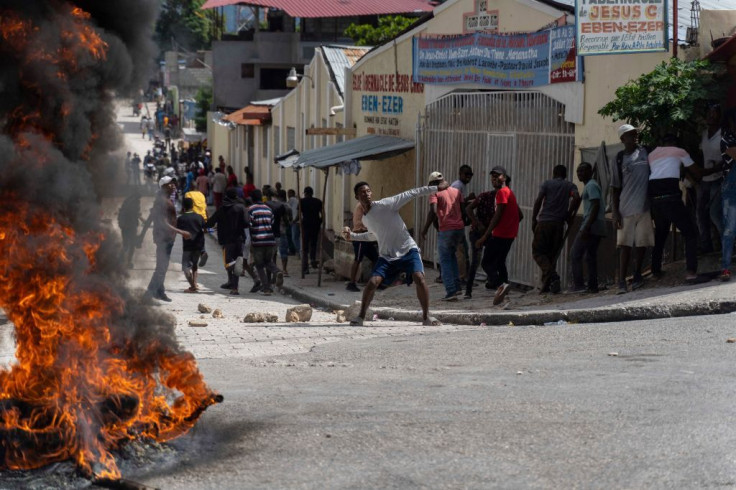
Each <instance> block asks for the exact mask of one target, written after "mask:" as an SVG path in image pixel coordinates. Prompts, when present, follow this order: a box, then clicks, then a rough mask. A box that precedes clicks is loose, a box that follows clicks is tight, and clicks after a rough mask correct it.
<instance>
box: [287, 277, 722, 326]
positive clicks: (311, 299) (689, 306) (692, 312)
mask: <svg viewBox="0 0 736 490" xmlns="http://www.w3.org/2000/svg"><path fill="white" fill-rule="evenodd" d="M283 289H284V292H286V293H287V294H289V295H291V296H292V297H293V298H295V299H297V300H299V301H302V302H304V303H309V304H311V305H315V306H318V307H321V308H328V309H331V310H344V309H346V308H347V307H348V306H350V305H342V304H339V303H337V302H332V301H329V300H326V299H324V298H321V297H319V296H315V295H312V294H309V293H307V292H305V291H303V290H302V289H300V288H294V287H290V286H287V285H284V286H283ZM371 310H373V312H374V313H375V314H377V315H378V318H380V319H382V320H388V319H389V318H392V319H394V320H399V321H409V322H420V321H421V320H422V315H421V313H420V312H419V311H410V310H400V309H396V308H381V307H375V308H374V307H371ZM735 311H736V301H725V300H724V301H708V302H705V303H680V304H676V305H661V304H659V305H648V306H618V307H615V308H614V307H601V308H592V309H588V310H537V311H518V312H506V311H503V312H501V311H499V312H498V313H463V312H437V313H434V312H432V313H431V314H432V316H434V317H435V318H437V319H438V320H440V321H441V322H443V323H452V324H455V325H481V324H486V325H544V324H545V323H556V322H559V321H563V322H566V323H610V322H626V321H633V320H653V319H657V318H676V317H687V316H697V315H720V314H725V313H732V312H735Z"/></svg>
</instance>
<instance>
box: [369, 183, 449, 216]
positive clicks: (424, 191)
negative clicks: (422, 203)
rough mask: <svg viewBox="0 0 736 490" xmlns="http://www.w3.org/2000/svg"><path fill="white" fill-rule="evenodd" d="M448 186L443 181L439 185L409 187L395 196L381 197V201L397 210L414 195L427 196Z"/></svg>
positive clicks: (414, 196)
mask: <svg viewBox="0 0 736 490" xmlns="http://www.w3.org/2000/svg"><path fill="white" fill-rule="evenodd" d="M448 187H450V184H448V183H447V182H446V181H445V182H441V183H440V184H439V185H428V186H425V187H417V188H415V189H409V190H408V191H404V192H402V193H400V194H396V195H395V196H391V197H387V198H385V199H381V201H382V202H383V203H385V204H387V205H388V206H389V207H390V208H391V209H393V210H396V211H398V210H399V209H401V208H402V207H403V206H404V205H405V204H406V203H408V202H409V201H411V200H412V199H414V198H416V197H419V196H427V195H429V194H434V193H435V192H439V191H444V190H445V189H447V188H448Z"/></svg>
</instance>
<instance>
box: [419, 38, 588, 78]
mask: <svg viewBox="0 0 736 490" xmlns="http://www.w3.org/2000/svg"><path fill="white" fill-rule="evenodd" d="M413 72H414V73H413V78H414V82H417V83H425V84H437V85H446V84H460V83H475V84H481V85H489V86H491V87H499V88H509V89H517V88H531V87H539V86H542V85H549V84H552V83H562V82H574V81H579V80H580V73H579V70H578V60H577V54H576V50H575V26H562V27H556V28H552V29H548V30H544V31H539V32H532V33H526V34H514V35H502V34H487V33H474V34H463V35H458V36H452V37H441V38H428V37H415V38H414V39H413Z"/></svg>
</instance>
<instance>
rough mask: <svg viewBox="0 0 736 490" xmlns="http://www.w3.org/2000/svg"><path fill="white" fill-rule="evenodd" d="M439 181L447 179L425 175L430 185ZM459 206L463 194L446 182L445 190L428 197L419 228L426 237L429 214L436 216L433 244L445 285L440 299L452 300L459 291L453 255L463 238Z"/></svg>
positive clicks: (431, 218) (455, 261)
mask: <svg viewBox="0 0 736 490" xmlns="http://www.w3.org/2000/svg"><path fill="white" fill-rule="evenodd" d="M442 182H445V183H446V182H447V181H446V180H445V178H444V176H443V175H442V174H441V173H440V172H432V173H431V174H430V175H429V185H430V186H437V185H439V184H440V183H442ZM462 205H463V195H462V194H461V193H460V191H459V190H458V189H456V188H454V187H452V186H449V184H448V187H447V188H446V189H444V190H442V191H439V192H437V193H436V194H432V195H431V196H430V197H429V214H428V216H427V220H426V223H425V224H424V228H423V229H422V238H424V239H426V235H427V230H428V229H429V226H430V224H431V223H432V221H433V217H434V216H436V217H437V225H438V227H439V232H438V233H437V245H438V248H439V254H440V266H441V267H442V283H443V284H444V286H445V297H444V298H443V299H444V300H445V301H456V300H457V296H458V294H459V293H460V292H461V291H462V283H461V282H460V270H459V268H458V265H457V256H456V253H457V250H458V248H459V247H461V246H462V242H463V240H465V224H464V223H463V213H462V209H461V206H462Z"/></svg>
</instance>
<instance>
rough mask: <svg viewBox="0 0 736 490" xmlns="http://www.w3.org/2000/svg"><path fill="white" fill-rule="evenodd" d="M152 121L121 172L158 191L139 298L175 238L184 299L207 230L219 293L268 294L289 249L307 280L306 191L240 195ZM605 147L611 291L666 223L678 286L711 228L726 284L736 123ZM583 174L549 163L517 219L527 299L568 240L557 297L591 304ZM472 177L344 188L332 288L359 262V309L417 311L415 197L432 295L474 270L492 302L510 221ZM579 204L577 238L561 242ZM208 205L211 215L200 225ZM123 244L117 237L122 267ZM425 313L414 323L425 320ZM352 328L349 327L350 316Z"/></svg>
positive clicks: (314, 213) (496, 180) (314, 229)
mask: <svg viewBox="0 0 736 490" xmlns="http://www.w3.org/2000/svg"><path fill="white" fill-rule="evenodd" d="M163 123H164V126H163V130H164V132H161V131H154V133H153V135H152V136H151V141H152V143H153V148H152V149H151V150H149V151H148V152H147V154H146V155H145V156H144V157H143V159H141V158H140V157H139V156H138V155H135V154H134V155H130V154H129V155H128V161H127V165H126V168H127V169H128V182H129V183H131V184H141V185H143V184H144V183H145V184H146V185H149V186H153V185H155V186H156V187H158V189H159V191H158V193H157V198H156V204H155V206H154V211H153V213H152V215H151V216H152V218H151V220H152V222H153V230H154V231H153V234H154V240H155V242H156V245H157V267H156V272H155V273H154V276H153V278H152V279H151V284H150V285H149V288H148V292H149V295H150V296H152V297H154V298H158V299H164V300H166V299H168V297H167V296H166V294H165V290H164V287H163V278H164V276H165V272H166V268H167V267H168V260H169V257H170V253H171V248H172V246H173V243H174V238H175V236H176V234H181V235H182V236H183V237H184V251H185V252H186V253H185V256H184V263H183V264H182V265H183V269H184V272H185V275H186V277H187V279H188V280H189V283H190V288H189V291H190V292H192V293H195V292H197V290H198V286H197V282H196V273H197V268H198V265H199V264H203V263H204V262H205V261H206V257H207V253H206V251H205V247H204V234H206V233H211V232H212V231H213V229H214V230H216V232H217V240H218V243H219V245H220V246H221V247H222V250H223V257H224V262H223V264H224V267H225V270H226V272H227V277H228V280H227V282H226V283H224V284H223V285H222V288H223V289H226V290H228V291H229V293H230V294H233V295H237V294H239V278H240V277H241V276H242V275H245V274H246V273H247V274H248V275H250V277H251V278H252V279H253V286H252V287H251V289H250V291H251V292H254V293H255V292H259V291H260V292H261V293H262V294H271V293H272V292H273V286H274V285H276V286H277V287H278V286H280V285H281V283H282V282H283V277H284V276H285V275H288V271H287V264H288V260H289V257H290V256H294V255H296V254H298V253H299V254H301V256H302V261H301V263H302V270H303V272H304V273H309V268H310V266H311V267H312V268H317V267H319V266H320V264H319V260H318V257H317V244H318V238H319V235H320V232H321V224H322V220H323V216H322V201H321V200H319V199H317V198H316V197H314V192H313V190H312V188H310V187H306V188H305V189H304V195H303V197H302V198H301V199H299V198H297V195H296V192H295V191H294V190H293V189H290V190H288V191H287V190H285V189H283V188H282V186H281V184H280V183H279V182H276V183H274V185H273V186H271V185H268V184H267V185H263V186H261V188H257V187H256V185H255V184H254V181H253V176H252V175H250V174H246V175H245V183H243V184H242V185H241V183H239V182H238V178H237V176H236V175H235V172H234V170H233V168H232V166H230V165H227V163H226V162H225V160H224V158H223V157H222V156H219V157H218V159H217V161H213V160H212V155H211V152H210V150H209V149H207V148H206V145H205V144H190V145H185V144H183V143H182V142H181V141H179V142H178V143H177V144H176V145H174V144H172V143H171V141H170V139H169V138H167V137H166V134H165V129H166V124H167V123H169V124H170V122H168V121H166V120H165V119H164V120H163ZM157 133H161V134H162V135H163V136H164V138H163V139H162V138H161V137H159V135H158V134H157ZM145 136H146V135H145V134H144V137H145ZM618 137H619V139H620V140H621V142H622V143H623V146H624V149H623V150H622V151H621V152H619V153H618V154H617V155H616V158H615V159H614V161H612V162H611V169H610V175H611V187H612V190H613V192H612V200H611V204H610V211H611V214H612V221H613V224H614V227H615V229H616V243H617V246H618V248H619V250H620V255H619V271H618V278H619V279H618V280H619V282H618V292H619V293H626V292H627V291H628V290H629V289H637V288H639V287H641V286H642V285H643V284H644V279H643V275H642V264H643V263H644V258H645V255H646V251H647V249H648V248H651V272H652V274H653V275H655V276H658V275H660V274H661V273H662V259H663V250H664V244H665V241H666V239H667V237H668V234H669V232H670V228H671V227H672V225H674V226H675V227H676V228H677V229H678V230H679V231H680V233H681V235H682V237H683V239H684V248H685V262H686V273H685V277H684V279H685V281H686V282H687V283H697V282H701V281H703V280H708V279H709V278H707V277H703V276H699V275H698V271H697V266H698V253H708V252H711V251H713V249H714V240H713V233H714V232H715V233H717V236H718V240H717V241H715V243H716V244H718V245H720V248H721V252H722V271H721V273H720V278H721V279H722V280H724V281H725V280H729V279H730V275H731V272H730V263H731V257H732V252H733V246H734V243H733V242H734V236H735V234H736V173H733V172H730V170H731V168H732V165H733V161H734V158H736V113H734V111H729V112H727V113H726V114H725V115H724V117H722V114H721V112H720V107H719V106H717V105H713V106H710V107H709V108H708V114H707V117H706V127H705V128H704V129H703V133H702V142H701V146H700V148H701V152H700V153H699V154H698V155H695V158H693V157H691V155H689V154H688V153H687V152H686V151H685V150H684V149H682V148H681V147H680V146H679V143H678V139H677V136H676V135H672V134H668V135H664V136H663V137H662V138H661V141H660V144H659V145H658V146H656V147H655V148H651V149H649V150H648V149H646V148H644V147H643V146H641V145H640V144H639V143H638V130H637V128H635V127H633V126H631V125H628V124H624V125H622V126H621V127H620V128H619V129H618ZM696 160H697V163H696ZM595 172H596V169H595V168H594V167H593V166H592V165H591V164H590V163H588V162H583V163H581V164H580V165H578V167H577V169H576V173H577V177H578V180H579V181H580V183H581V184H582V192H580V190H579V189H578V187H577V186H576V185H575V184H574V183H573V182H571V181H570V180H568V175H567V167H566V166H564V165H558V166H556V167H554V169H553V172H552V175H551V178H550V179H549V180H546V181H545V182H542V183H541V184H540V188H539V192H538V195H537V198H536V200H535V202H534V205H533V209H532V212H531V216H528V217H527V219H528V221H529V224H530V226H531V227H532V230H533V234H534V238H533V242H532V245H531V251H530V252H531V255H532V257H533V259H534V261H535V262H536V263H537V265H538V266H539V268H540V271H541V281H540V284H539V290H540V292H541V293H552V294H556V293H560V292H561V291H562V290H563V285H562V284H561V280H560V275H559V273H558V271H557V263H558V260H559V257H560V255H561V254H562V252H563V250H564V244H565V241H566V240H567V239H568V238H569V239H570V240H571V241H572V247H571V253H570V259H571V263H572V285H571V288H570V291H571V292H575V293H587V294H595V293H598V292H599V290H600V289H601V288H602V287H604V285H601V284H599V281H598V274H597V263H598V260H597V254H598V248H599V245H600V243H601V240H602V239H603V238H604V237H605V236H606V235H607V225H606V221H605V213H606V207H607V203H606V202H605V201H606V200H605V196H604V195H603V193H602V190H601V186H600V185H599V183H598V182H597V180H596V179H595V178H594V175H595ZM141 173H142V174H143V177H144V178H143V179H141ZM472 179H473V170H472V167H471V166H470V165H467V164H464V165H460V166H459V168H458V175H457V178H456V179H453V181H452V182H451V183H450V182H448V179H446V177H445V176H444V175H443V174H442V173H440V172H432V173H431V174H430V175H429V176H428V180H427V183H428V185H427V186H426V187H422V188H418V189H413V190H410V191H406V192H405V193H402V194H399V195H397V196H393V197H390V198H385V199H381V200H378V201H373V198H372V192H371V189H370V185H369V184H368V183H366V182H361V183H359V184H358V185H356V186H355V189H354V192H355V198H356V201H357V203H356V206H355V209H354V213H353V221H352V228H349V229H346V230H344V232H343V236H344V238H346V239H347V240H351V241H352V242H353V247H354V261H353V266H352V270H351V277H350V278H349V281H348V283H347V286H346V288H347V289H348V290H349V291H356V292H358V291H360V288H359V286H358V272H359V266H360V264H361V262H362V261H363V259H364V258H368V259H369V260H370V261H371V262H372V263H373V264H374V265H373V272H372V274H371V278H370V280H369V281H368V283H367V285H366V288H365V290H364V291H363V303H364V304H365V305H366V308H367V305H368V304H370V301H371V300H372V295H373V291H374V290H375V289H378V288H379V287H386V286H390V285H392V284H394V283H396V282H397V281H404V282H407V283H411V282H417V295H418V297H419V299H420V303H422V305H423V306H424V304H425V301H424V300H425V289H426V284H425V283H424V274H423V272H424V269H423V265H422V263H421V259H420V258H419V254H418V247H417V245H416V242H414V240H413V238H412V237H411V236H410V235H409V234H408V232H407V231H406V226H405V224H404V223H403V221H402V220H401V218H400V216H399V215H398V209H399V208H400V207H401V206H403V205H404V204H406V203H407V202H408V201H410V200H411V199H414V198H416V197H417V196H420V195H427V196H428V199H429V212H428V215H427V217H426V219H425V220H424V222H423V226H422V227H421V229H420V234H421V235H422V236H423V237H426V235H427V233H428V232H429V230H430V229H431V228H434V229H436V230H437V237H438V239H437V254H438V256H439V264H440V279H438V280H439V281H441V282H442V284H443V285H444V289H445V296H444V299H445V300H447V301H456V300H458V299H459V298H460V297H464V298H466V299H472V297H473V288H474V285H475V279H476V276H477V269H478V267H482V269H483V271H484V272H485V276H486V282H485V287H486V288H488V289H492V290H495V295H494V299H493V302H494V304H498V303H500V302H501V301H502V300H503V298H504V296H505V295H506V293H507V291H508V289H509V284H510V282H509V274H508V270H507V268H506V260H507V257H508V254H509V252H510V250H511V249H512V247H513V244H514V241H515V239H516V237H517V235H518V231H519V226H520V223H521V221H522V220H523V219H524V215H523V213H522V212H521V209H520V208H519V205H518V203H517V200H516V196H515V194H514V192H513V190H512V187H511V176H510V175H509V173H508V171H507V170H506V168H504V167H503V166H496V167H494V168H493V169H492V170H491V171H490V175H489V182H488V183H489V184H490V185H489V187H488V190H485V191H483V192H480V193H479V194H478V195H475V194H473V193H468V192H467V187H468V184H469V183H470V182H471V180H472ZM686 182H689V183H690V184H687V183H686ZM683 183H684V184H683ZM688 186H689V187H690V188H694V189H695V192H694V195H695V196H696V197H695V199H694V201H695V205H694V206H691V207H692V208H693V209H689V207H688V204H687V201H684V200H683V190H682V188H683V187H684V188H686V189H687V188H688ZM685 195H688V192H687V191H686V192H685ZM581 204H582V205H583V213H582V221H581V224H580V227H579V230H578V231H577V233H576V234H575V236H570V237H568V234H569V231H570V229H571V228H572V225H573V221H574V219H575V218H576V216H577V214H578V209H579V207H580V205H581ZM208 205H209V206H211V209H214V213H213V214H212V215H211V216H209V215H208V211H207V210H208ZM124 206H125V205H124ZM122 211H123V209H121V216H130V215H131V214H132V215H133V216H134V218H131V217H128V219H127V224H126V226H127V228H128V229H130V228H131V226H133V225H135V226H136V227H137V226H138V224H139V222H140V221H143V220H142V218H141V217H140V213H139V212H138V213H136V212H132V213H123V212H122ZM138 211H139V210H138ZM122 221H126V220H122ZM122 221H121V229H122V227H123V223H122ZM131 223H132V224H131ZM145 226H146V225H145V223H144V227H145ZM135 241H136V240H135V239H133V240H127V241H126V244H127V248H126V256H127V257H129V258H132V249H131V246H133V247H134V246H135ZM131 244H132V245H131ZM128 260H129V259H128ZM279 262H280V263H279ZM277 264H278V265H277ZM279 265H280V267H279ZM632 265H633V271H631V272H633V273H632V276H631V279H630V280H629V279H628V276H629V272H630V267H631V266H632ZM586 270H587V274H586ZM426 294H427V298H428V293H426ZM425 313H426V314H425V321H426V322H427V323H428V324H432V323H433V322H435V321H436V320H434V319H432V318H431V317H429V316H428V312H426V311H425ZM354 320H355V322H356V324H362V320H361V319H360V318H358V319H354Z"/></svg>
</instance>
